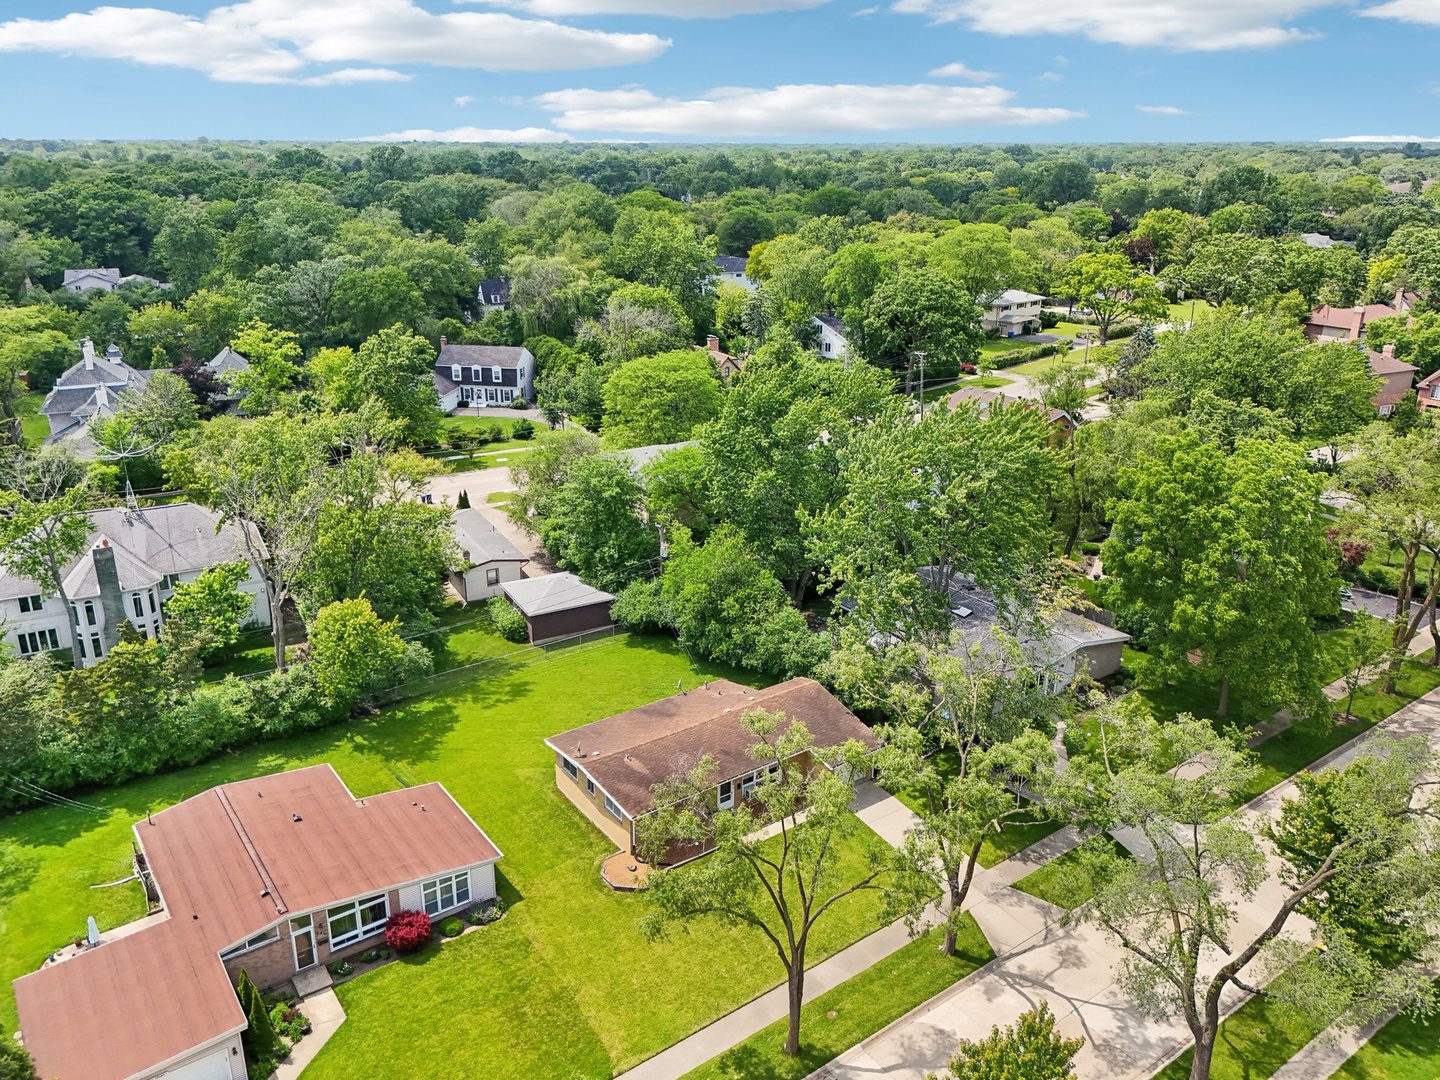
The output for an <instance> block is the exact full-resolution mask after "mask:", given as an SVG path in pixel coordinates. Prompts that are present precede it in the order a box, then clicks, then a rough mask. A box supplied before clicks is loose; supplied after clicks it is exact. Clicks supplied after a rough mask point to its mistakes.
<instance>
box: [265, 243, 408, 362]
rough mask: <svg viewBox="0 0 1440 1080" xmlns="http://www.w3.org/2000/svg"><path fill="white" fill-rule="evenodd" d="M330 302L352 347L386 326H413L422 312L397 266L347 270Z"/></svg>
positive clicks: (406, 280)
mask: <svg viewBox="0 0 1440 1080" xmlns="http://www.w3.org/2000/svg"><path fill="white" fill-rule="evenodd" d="M330 303H331V306H332V309H333V311H334V318H335V321H336V323H337V324H338V325H339V326H340V327H341V334H342V337H343V340H345V341H347V342H349V343H351V344H358V343H360V342H362V341H364V340H365V339H366V338H368V337H371V336H372V335H374V334H378V333H379V332H380V331H381V330H382V329H384V328H385V327H387V326H389V327H394V326H403V327H414V326H415V325H417V323H418V322H419V320H420V316H421V314H422V312H423V311H424V309H425V301H424V298H423V297H422V296H421V295H420V290H419V289H417V288H416V287H415V283H414V282H413V281H411V280H410V278H409V277H408V276H407V275H406V273H405V272H404V271H403V270H401V269H400V268H399V267H397V266H375V267H366V268H363V269H359V270H347V271H346V272H345V273H343V274H341V275H340V277H339V278H338V279H337V280H336V282H335V289H334V292H333V293H332V294H331V298H330ZM241 352H244V350H243V349H242V350H241ZM246 355H247V356H248V355H249V354H248V353H246ZM251 362H252V363H253V362H254V361H253V359H252V361H251Z"/></svg>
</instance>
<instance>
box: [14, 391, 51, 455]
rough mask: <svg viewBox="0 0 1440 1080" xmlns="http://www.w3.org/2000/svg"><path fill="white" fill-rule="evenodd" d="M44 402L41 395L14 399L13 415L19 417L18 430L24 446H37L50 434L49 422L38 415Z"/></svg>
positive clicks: (26, 395) (43, 396)
mask: <svg viewBox="0 0 1440 1080" xmlns="http://www.w3.org/2000/svg"><path fill="white" fill-rule="evenodd" d="M44 402H45V395H44V394H41V393H32V394H21V395H20V396H19V397H17V398H16V399H15V413H16V415H18V416H19V417H20V430H21V433H22V434H23V435H24V437H25V445H26V446H39V445H40V444H41V443H42V442H44V441H45V439H46V437H47V436H48V435H49V434H50V421H49V420H47V419H46V418H45V417H43V416H41V415H40V406H41V405H42V404H44Z"/></svg>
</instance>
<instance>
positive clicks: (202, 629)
mask: <svg viewBox="0 0 1440 1080" xmlns="http://www.w3.org/2000/svg"><path fill="white" fill-rule="evenodd" d="M249 576H250V567H249V566H248V565H247V564H246V563H243V562H232V563H221V564H220V565H219V566H212V567H209V568H208V569H206V570H202V571H201V572H200V574H199V576H197V577H196V578H195V580H194V581H187V582H182V583H180V584H179V585H176V586H175V594H174V595H173V596H171V597H170V599H169V600H167V601H165V630H164V639H163V640H164V641H166V642H167V643H168V642H170V641H171V640H172V639H178V638H185V639H188V647H189V648H194V649H196V650H198V651H199V653H200V655H201V656H202V657H209V656H214V655H216V654H218V653H222V652H224V651H225V650H226V649H230V648H232V647H234V645H235V644H236V642H238V641H239V640H240V630H241V628H242V627H243V626H244V624H245V622H246V620H247V619H248V618H249V616H250V597H249V596H247V595H246V594H245V593H243V592H241V591H240V583H241V582H243V581H245V580H246V579H247V578H249Z"/></svg>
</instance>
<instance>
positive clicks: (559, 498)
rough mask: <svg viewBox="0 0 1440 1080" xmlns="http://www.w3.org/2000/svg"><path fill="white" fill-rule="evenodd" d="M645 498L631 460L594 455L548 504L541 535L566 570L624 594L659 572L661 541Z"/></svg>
mask: <svg viewBox="0 0 1440 1080" xmlns="http://www.w3.org/2000/svg"><path fill="white" fill-rule="evenodd" d="M643 505H644V493H643V491H642V489H641V487H640V483H639V481H638V480H637V479H636V477H635V471H634V468H633V467H632V466H631V464H630V461H629V459H628V458H626V457H624V456H623V455H620V454H591V455H588V456H586V457H584V458H581V459H580V460H579V461H577V462H575V464H574V466H573V468H571V469H570V470H569V471H568V473H567V476H566V479H565V482H564V483H563V484H561V485H560V486H559V487H557V488H556V490H555V491H553V492H552V493H551V494H550V496H549V497H548V498H547V499H546V500H545V503H544V513H543V516H541V517H540V518H539V519H538V521H532V522H530V526H531V527H532V528H534V527H536V526H537V525H538V533H539V536H540V540H541V542H542V543H543V544H544V545H545V550H546V551H547V552H549V553H550V556H551V558H553V559H554V560H555V564H556V565H557V566H559V567H560V568H561V569H562V570H573V571H575V573H577V574H579V575H580V577H582V578H583V579H584V580H585V581H587V582H589V583H590V584H591V585H594V586H596V587H597V588H601V589H607V590H610V591H618V590H619V589H621V588H623V587H624V586H625V585H626V584H627V583H628V582H630V581H631V580H633V579H634V578H636V577H638V576H640V575H642V574H644V573H646V572H647V571H653V570H654V568H655V561H656V559H658V557H659V554H660V541H659V537H658V536H657V534H656V532H655V529H654V527H653V526H651V525H650V524H648V523H647V522H646V521H645V520H644V518H643V517H642V508H643Z"/></svg>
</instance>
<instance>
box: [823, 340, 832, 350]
mask: <svg viewBox="0 0 1440 1080" xmlns="http://www.w3.org/2000/svg"><path fill="white" fill-rule="evenodd" d="M824 346H825V347H824V349H823V350H822V351H824V352H827V353H828V352H829V351H830V342H828V341H827V342H825V343H824Z"/></svg>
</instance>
